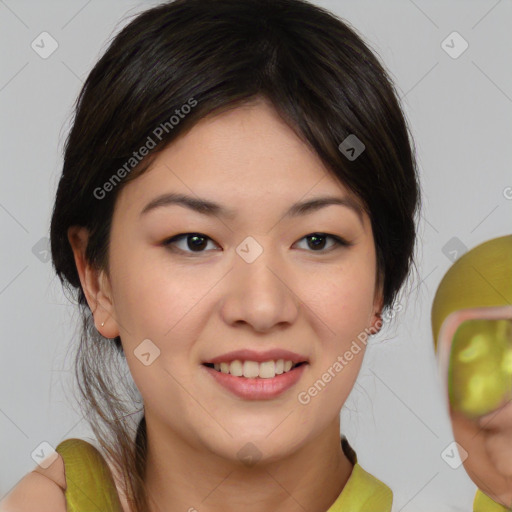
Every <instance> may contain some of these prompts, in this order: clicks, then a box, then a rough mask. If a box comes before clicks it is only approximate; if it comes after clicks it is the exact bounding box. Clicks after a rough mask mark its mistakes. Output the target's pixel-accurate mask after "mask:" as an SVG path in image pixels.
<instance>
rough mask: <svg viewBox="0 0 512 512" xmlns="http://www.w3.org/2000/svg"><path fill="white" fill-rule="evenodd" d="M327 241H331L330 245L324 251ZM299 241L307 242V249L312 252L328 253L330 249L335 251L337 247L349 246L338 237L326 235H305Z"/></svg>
mask: <svg viewBox="0 0 512 512" xmlns="http://www.w3.org/2000/svg"><path fill="white" fill-rule="evenodd" d="M327 239H331V240H332V244H331V245H330V246H329V248H328V249H327V250H325V247H326V240H327ZM301 240H307V245H308V248H310V249H312V251H313V252H328V251H330V250H332V249H336V248H337V247H339V246H345V247H348V246H350V245H351V244H349V243H348V242H347V241H346V240H343V239H342V238H340V237H338V236H335V235H328V234H326V233H311V234H309V235H306V236H305V237H304V238H302V239H301Z"/></svg>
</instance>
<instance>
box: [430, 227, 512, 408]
mask: <svg viewBox="0 0 512 512" xmlns="http://www.w3.org/2000/svg"><path fill="white" fill-rule="evenodd" d="M511 304H512V236H510V235H509V236H503V237H500V238H495V239H493V240H490V241H488V242H485V243H483V244H480V245H478V246H477V247H475V248H474V249H472V250H471V251H468V252H467V253H465V254H463V255H462V256H461V257H460V258H459V259H458V260H456V261H455V263H454V264H453V265H452V266H451V267H450V269H449V270H448V272H447V273H446V274H445V276H444V277H443V279H442V281H441V283H440V284H439V287H438V289H437V292H436V295H435V298H434V302H433V305H432V333H433V336H434V343H435V345H436V348H437V342H438V336H439V331H440V328H441V325H442V324H443V322H444V320H445V319H446V318H447V317H448V315H450V313H452V312H454V311H458V310H463V309H469V308H485V307H491V306H508V305H511ZM459 331H460V332H459ZM507 332H509V327H507V322H506V321H505V320H503V321H499V320H493V321H491V323H488V324H485V323H478V322H477V321H474V322H473V321H469V320H467V321H466V322H464V323H463V324H461V326H460V327H459V330H457V332H456V335H455V339H454V340H453V345H452V353H451V355H450V370H449V379H448V389H449V395H450V402H451V405H452V407H453V408H454V409H457V410H458V411H460V412H463V413H465V414H466V415H467V416H470V417H474V416H476V415H479V414H485V413H487V412H491V411H492V410H493V409H495V408H496V407H497V406H498V405H500V404H501V403H502V402H504V401H505V400H506V399H507V397H510V390H511V380H510V371H509V367H510V364H511V357H512V356H511V354H510V347H509V346H508V345H509V344H510V336H509V335H508V334H507ZM507 337H508V341H507ZM492 369H495V370H498V372H497V373H496V374H494V375H492V371H491V370H492Z"/></svg>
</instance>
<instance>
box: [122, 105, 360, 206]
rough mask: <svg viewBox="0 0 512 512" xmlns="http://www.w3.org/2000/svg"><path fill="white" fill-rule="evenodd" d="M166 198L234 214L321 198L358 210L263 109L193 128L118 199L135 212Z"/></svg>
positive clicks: (251, 109) (221, 116)
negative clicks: (339, 199)
mask: <svg viewBox="0 0 512 512" xmlns="http://www.w3.org/2000/svg"><path fill="white" fill-rule="evenodd" d="M167 190H169V191H178V192H183V193H186V194H188V195H197V196H201V197H213V196H215V199H216V200H217V201H218V202H221V203H224V204H233V205H234V206H236V205H237V204H238V205H241V206H243V204H246V203H247V202H248V201H256V203H258V204H260V205H261V204H269V203H270V202H272V201H278V202H282V201H286V202H290V203H291V202H296V201H298V200H299V199H300V198H304V197H306V196H308V195H311V196H312V195H324V194H327V193H328V194H330V195H334V194H336V195H338V196H351V197H352V198H353V199H354V200H355V201H356V202H359V201H357V198H356V197H355V196H354V195H353V194H351V193H350V192H349V190H348V188H347V187H345V186H344V185H343V184H342V183H341V182H340V181H339V180H338V179H337V178H336V177H335V176H334V175H333V174H332V173H331V172H330V171H329V170H328V169H327V168H326V166H325V165H324V163H323V162H322V160H321V159H320V157H319V156H318V155H317V154H316V153H315V152H314V151H313V150H312V149H311V148H310V147H309V145H308V144H306V143H305V142H304V141H302V140H301V139H300V137H299V136H298V135H297V134H296V133H295V132H294V131H293V129H292V128H290V127H289V126H288V125H287V124H286V123H285V122H284V121H283V120H282V119H281V117H280V116H279V115H278V113H277V112H276V111H275V110H274V108H273V107H272V106H271V105H269V103H268V102H266V101H259V102H257V103H254V104H250V105H243V106H240V107H237V108H235V109H232V110H229V111H226V112H222V113H220V114H215V115H211V116H208V117H206V118H204V119H202V120H200V121H199V122H198V123H197V124H196V125H194V126H193V127H192V129H190V130H189V131H188V132H186V133H185V134H184V135H182V136H180V137H179V138H177V139H176V140H174V141H173V142H172V143H171V144H170V145H169V146H168V147H167V148H166V149H164V150H163V151H162V152H161V153H160V154H159V155H158V156H157V157H156V158H155V160H154V161H153V163H152V165H151V166H150V167H149V169H148V170H147V171H146V172H145V173H144V174H142V175H141V176H140V177H138V178H136V179H135V180H134V181H133V182H131V183H129V184H127V186H126V187H124V189H123V190H122V192H121V195H123V196H125V199H126V200H129V201H128V202H129V203H130V204H134V203H141V202H144V201H147V200H148V199H150V197H151V196H154V195H155V194H160V193H162V192H163V191H167ZM119 200H121V198H119Z"/></svg>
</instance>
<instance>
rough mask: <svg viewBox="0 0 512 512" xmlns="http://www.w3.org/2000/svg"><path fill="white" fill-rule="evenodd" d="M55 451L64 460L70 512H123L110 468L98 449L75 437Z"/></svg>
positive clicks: (68, 509) (67, 500)
mask: <svg viewBox="0 0 512 512" xmlns="http://www.w3.org/2000/svg"><path fill="white" fill-rule="evenodd" d="M55 450H56V451H57V452H58V453H60V455H62V458H63V459H64V467H65V472H66V485H67V487H66V503H67V508H66V510H67V512H123V508H122V506H121V501H120V500H119V495H118V494H117V490H116V486H115V483H114V479H113V477H112V473H111V472H110V468H109V467H108V464H107V462H106V461H105V459H104V458H103V456H102V455H101V453H100V452H99V451H98V449H97V448H96V447H95V446H93V445H92V444H91V443H88V442H87V441H84V440H82V439H75V438H72V439H66V440H64V441H62V442H61V443H60V444H59V445H58V446H57V448H56V449H55Z"/></svg>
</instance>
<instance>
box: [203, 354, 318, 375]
mask: <svg viewBox="0 0 512 512" xmlns="http://www.w3.org/2000/svg"><path fill="white" fill-rule="evenodd" d="M304 364H308V363H307V361H301V362H300V363H293V362H292V361H285V360H283V359H279V360H277V361H265V362H263V363H258V362H256V361H240V360H235V361H232V362H230V363H227V362H226V363H215V364H214V363H203V366H206V367H208V368H212V369H214V370H216V371H217V372H219V373H225V374H229V375H232V376H234V377H244V378H260V379H272V378H274V377H276V376H279V375H282V374H285V373H288V372H291V371H293V370H294V369H295V368H298V367H299V366H302V365H304Z"/></svg>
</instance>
